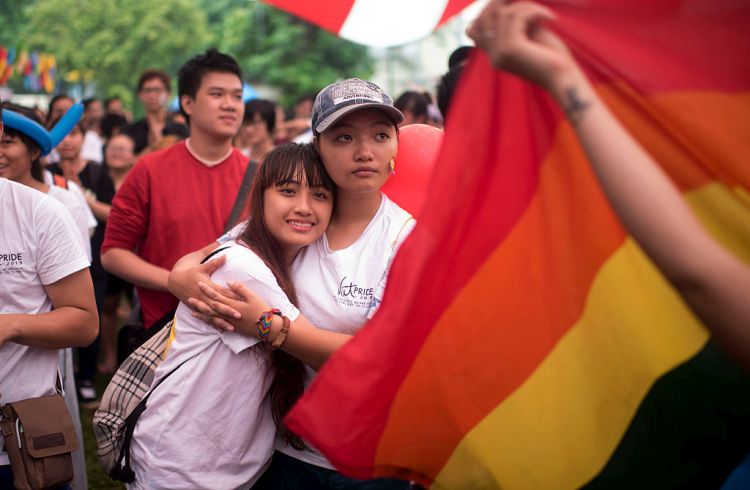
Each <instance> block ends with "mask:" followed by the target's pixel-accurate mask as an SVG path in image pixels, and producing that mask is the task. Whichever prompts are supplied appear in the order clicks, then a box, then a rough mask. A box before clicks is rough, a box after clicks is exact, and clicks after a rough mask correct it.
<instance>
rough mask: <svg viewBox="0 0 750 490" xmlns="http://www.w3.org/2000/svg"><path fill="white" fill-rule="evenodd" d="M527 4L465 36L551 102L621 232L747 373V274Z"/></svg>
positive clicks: (499, 11)
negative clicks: (582, 154) (557, 107)
mask: <svg viewBox="0 0 750 490" xmlns="http://www.w3.org/2000/svg"><path fill="white" fill-rule="evenodd" d="M552 20H554V14H553V13H552V12H551V11H550V10H549V9H547V8H546V7H543V6H541V5H537V4H535V3H532V2H514V3H511V4H507V5H506V4H505V3H504V2H503V1H493V2H491V3H490V4H489V5H488V6H487V7H486V8H485V10H484V11H483V12H482V14H481V15H480V16H479V17H478V18H477V20H476V21H475V22H474V24H473V25H472V27H471V28H470V29H469V32H468V34H469V36H470V37H472V38H473V39H474V40H475V41H476V43H477V45H478V46H479V47H480V48H482V49H483V50H484V51H486V52H487V54H488V55H489V57H490V60H491V62H492V64H493V66H494V67H495V68H498V69H502V70H505V71H508V72H511V73H513V74H515V75H518V76H520V77H522V78H525V79H527V80H529V81H531V82H533V83H536V84H538V85H540V86H541V87H543V88H544V89H545V90H546V91H547V92H549V93H550V95H552V97H554V99H555V100H556V101H557V102H558V104H559V105H560V107H561V108H562V109H563V110H564V112H565V114H566V116H567V117H568V119H569V120H570V122H571V124H572V125H573V127H574V129H575V131H576V134H577V135H578V138H579V140H580V143H581V145H582V147H583V149H584V151H585V152H586V155H587V157H588V160H589V162H590V164H591V166H592V168H593V170H594V172H595V173H596V175H597V177H598V179H599V181H600V183H601V185H602V187H603V190H604V192H605V193H606V195H607V198H608V199H609V201H610V202H611V204H612V206H613V208H614V209H615V211H616V213H617V215H618V217H619V218H620V220H621V221H622V222H623V224H624V226H625V227H626V228H627V229H628V231H629V232H630V233H631V234H632V235H633V237H634V238H635V239H636V240H637V241H638V243H639V244H640V245H641V247H642V248H643V249H644V251H645V252H646V253H647V254H648V255H649V256H650V257H651V259H652V260H653V262H654V263H655V264H656V265H657V266H658V267H659V269H660V270H661V271H662V273H663V274H664V275H665V276H666V277H667V279H668V280H669V281H670V282H671V283H672V284H673V285H674V286H675V287H676V288H677V290H678V291H679V292H680V294H681V295H682V296H683V298H684V299H685V300H686V302H687V303H688V304H689V305H690V307H691V308H692V309H693V311H694V312H695V313H696V314H697V315H698V316H699V317H700V318H701V320H702V321H703V322H704V323H705V324H706V325H707V326H708V327H709V328H711V330H712V332H713V333H714V334H715V335H716V338H717V339H718V340H720V341H721V342H722V343H723V345H724V346H725V347H726V348H727V349H728V350H729V351H731V352H732V353H733V354H735V357H736V358H738V359H740V360H741V361H742V362H743V363H744V364H745V366H750V328H748V325H750V303H748V301H747V297H748V295H749V294H750V267H748V266H747V265H745V264H744V263H742V262H741V261H740V260H738V259H737V258H735V257H734V256H733V255H732V254H730V253H729V252H727V251H726V250H725V249H724V248H723V247H722V246H720V245H719V244H718V243H717V242H716V241H714V240H713V239H712V238H711V237H710V236H709V235H708V233H707V232H706V231H705V229H704V228H703V226H702V225H701V224H700V223H699V222H698V220H697V218H696V217H695V215H694V214H693V212H692V211H691V210H690V208H689V207H688V205H687V204H686V202H685V201H684V200H683V198H682V196H681V195H680V193H679V191H678V190H677V188H676V187H675V185H674V184H673V183H672V182H671V180H670V179H669V177H668V176H667V175H666V174H665V173H664V172H663V170H662V169H661V168H660V167H659V166H658V165H657V164H656V162H655V161H654V160H653V159H652V157H651V156H650V155H649V154H648V153H647V152H646V151H645V150H644V149H643V148H642V147H641V146H640V145H639V144H638V143H637V142H636V141H635V140H634V139H633V138H632V137H631V136H630V134H628V133H627V131H626V130H625V129H624V128H623V126H622V125H621V124H620V123H619V122H618V121H617V119H616V118H615V117H614V116H613V115H612V113H611V112H610V111H609V109H608V108H607V107H606V106H605V105H604V103H603V102H602V100H601V99H600V98H599V96H598V95H597V93H596V92H595V91H594V89H593V87H592V85H591V83H590V82H589V80H588V79H587V78H586V76H585V75H584V74H583V72H582V71H581V69H580V68H579V67H578V65H577V64H576V62H575V60H574V59H573V57H572V56H571V54H570V53H569V51H568V49H567V47H566V46H565V45H564V43H563V42H562V41H561V40H560V38H558V37H557V36H556V35H555V34H554V33H553V32H552V31H551V30H549V29H548V28H546V27H545V26H544V22H546V21H552Z"/></svg>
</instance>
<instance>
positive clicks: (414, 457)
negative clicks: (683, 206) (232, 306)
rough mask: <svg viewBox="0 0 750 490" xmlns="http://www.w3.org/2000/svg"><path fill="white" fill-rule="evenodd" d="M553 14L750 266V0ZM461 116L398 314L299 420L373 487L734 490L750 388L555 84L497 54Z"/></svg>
mask: <svg viewBox="0 0 750 490" xmlns="http://www.w3.org/2000/svg"><path fill="white" fill-rule="evenodd" d="M547 3H548V4H549V5H550V6H551V7H552V8H553V9H554V10H555V11H556V12H557V14H558V15H559V20H558V21H557V22H556V23H555V26H554V28H555V29H556V30H557V32H559V33H560V35H561V36H562V37H563V38H564V39H565V40H566V42H567V43H568V44H569V46H570V48H571V50H572V51H573V53H574V55H575V56H576V58H577V59H578V60H579V62H580V63H581V65H582V66H583V67H584V69H585V70H586V72H587V73H588V74H589V76H590V77H591V78H592V80H593V81H594V82H595V86H596V88H597V91H598V92H599V93H600V94H601V96H602V97H603V99H604V100H605V101H606V103H607V104H608V105H609V107H610V108H611V109H612V110H613V111H614V112H615V113H616V115H617V116H618V118H619V119H620V120H621V121H622V122H623V123H624V125H625V126H626V127H627V128H628V130H629V131H630V132H631V133H632V134H633V135H634V136H635V137H636V138H637V139H638V140H639V141H640V142H641V143H642V144H643V145H644V146H645V147H646V148H647V149H648V150H649V152H650V153H651V154H652V155H653V156H654V157H655V158H656V159H657V160H658V162H659V163H660V165H662V166H663V168H664V169H665V170H666V172H667V173H668V174H669V175H670V177H671V178H672V179H673V180H674V182H675V183H676V184H677V186H678V187H679V189H680V191H681V192H682V194H683V195H684V197H685V199H686V200H687V201H688V202H689V203H690V205H691V206H692V208H693V209H694V210H695V212H696V213H697V215H698V216H699V217H700V219H701V220H702V222H703V223H704V224H705V226H706V228H707V229H708V230H709V231H710V232H711V233H712V234H713V235H714V236H715V237H716V238H717V239H718V240H719V241H720V242H721V243H722V244H723V245H724V246H725V247H726V248H727V249H729V250H731V251H732V252H733V253H734V254H736V255H737V256H738V257H740V258H741V259H742V260H744V261H745V262H748V263H750V193H749V191H750V164H749V163H748V162H750V124H748V121H750V57H748V56H747V53H748V52H750V31H748V29H747V26H748V25H750V4H748V2H715V1H713V0H662V1H660V2H653V1H651V0H628V1H614V0H587V1H583V2H581V1H577V0H556V1H554V2H547ZM454 104H455V105H454V106H453V107H452V112H451V114H450V117H449V119H448V122H447V128H446V135H445V139H444V143H443V147H442V149H441V154H440V156H439V158H438V163H437V164H436V165H435V168H436V169H437V170H436V171H435V174H434V176H433V178H432V181H431V184H430V192H429V193H428V197H427V200H426V202H425V206H424V212H423V216H422V217H421V220H420V222H419V223H418V225H417V227H416V228H415V230H414V232H413V233H412V235H411V236H410V237H409V238H408V240H407V241H406V242H405V244H404V245H403V247H402V249H401V251H400V252H399V255H398V257H397V258H396V260H395V262H394V264H393V268H392V271H391V274H390V278H389V285H388V288H387V291H386V294H385V297H384V301H383V304H382V307H381V309H380V311H379V312H378V313H377V314H376V316H375V318H374V319H373V320H372V321H371V322H370V323H369V324H367V325H366V326H365V327H364V328H363V329H362V331H361V332H360V333H359V334H358V335H357V336H356V337H355V338H354V339H353V340H352V341H351V342H350V343H349V344H348V345H346V346H345V347H344V348H343V349H341V351H340V352H338V353H337V354H336V355H335V356H333V357H332V358H331V360H330V361H329V362H328V363H327V364H326V365H325V366H324V367H323V369H322V370H321V372H320V374H319V376H318V377H317V379H316V381H315V382H314V384H313V385H312V387H311V389H310V390H309V391H308V393H307V394H306V395H305V397H304V398H303V399H302V400H301V401H300V402H299V403H298V404H297V406H296V407H295V409H294V410H293V411H292V413H291V414H290V416H289V417H288V418H287V422H288V424H289V426H290V427H291V428H292V429H293V430H295V431H297V432H298V433H299V434H301V435H302V436H303V437H305V438H306V439H307V440H308V441H310V443H311V444H312V445H313V446H314V447H317V448H319V449H320V450H322V451H323V452H324V453H325V454H326V455H327V456H328V457H329V458H330V460H331V461H332V462H333V464H334V465H335V466H336V467H337V468H339V469H340V470H341V471H342V472H343V473H345V474H348V475H351V476H354V477H359V478H372V477H379V476H396V477H402V478H408V479H413V480H415V481H417V482H419V483H421V484H423V485H426V486H429V485H432V486H433V487H435V488H472V489H476V488H500V487H502V488H559V489H565V488H579V487H583V486H587V487H589V488H675V487H685V486H690V487H691V488H719V487H720V486H721V484H722V482H723V481H724V480H725V479H726V478H727V476H728V475H729V474H730V472H731V471H732V470H733V468H735V467H736V466H737V465H738V464H739V463H740V462H741V461H742V460H743V458H744V457H745V456H746V455H747V454H748V452H750V381H749V380H748V377H747V376H746V375H745V374H744V373H743V371H742V370H741V369H740V368H739V367H738V366H737V365H736V364H735V363H733V362H732V361H731V360H729V359H728V358H727V357H726V356H725V355H724V353H723V352H722V351H721V349H720V348H718V347H717V346H716V345H715V344H714V343H713V342H712V341H711V338H710V335H709V332H708V331H707V330H706V329H705V328H704V327H703V326H702V325H701V324H700V322H699V321H698V320H697V319H696V317H695V316H694V315H693V314H692V312H691V311H690V310H689V308H687V306H686V305H685V304H684V302H683V301H682V300H681V298H680V297H679V296H678V294H677V293H676V292H675V291H674V290H673V288H672V287H670V285H669V284H668V283H667V282H666V281H665V279H664V278H663V277H662V276H661V275H660V273H659V272H658V271H657V270H656V268H655V267H654V266H653V265H652V264H651V263H650V262H649V260H648V258H647V257H646V256H645V255H644V253H643V252H642V251H641V250H640V249H639V247H638V245H637V244H636V243H635V242H634V240H633V239H632V238H631V237H629V236H628V235H627V233H626V232H625V230H624V229H623V228H622V226H621V225H620V223H619V222H618V220H617V218H616V217H615V215H614V214H613V211H612V210H611V208H610V206H609V203H608V201H607V200H606V198H605V197H604V195H603V194H602V191H601V189H600V187H599V185H598V183H597V182H596V180H595V177H594V175H593V173H592V171H591V169H590V167H589V166H588V164H587V162H586V160H585V157H584V155H583V153H582V150H581V148H580V147H579V144H578V143H577V140H576V138H575V135H574V133H573V130H572V129H571V127H570V125H569V124H568V123H567V122H566V120H565V119H564V118H563V116H562V115H561V113H560V110H559V109H558V108H557V106H556V105H555V104H554V103H553V101H552V100H551V99H550V98H549V97H548V96H547V95H546V94H545V93H544V92H542V91H541V90H539V89H537V88H535V87H532V86H530V85H528V84H526V83H524V82H522V81H521V80H519V79H517V78H514V77H512V76H510V75H506V74H501V73H498V72H496V71H494V70H492V68H491V67H490V66H489V63H488V61H487V59H486V58H485V57H484V55H483V54H481V53H475V55H474V57H473V58H472V61H471V63H470V65H469V66H468V67H467V69H466V73H465V74H464V77H463V80H462V84H461V86H460V88H459V92H458V94H457V95H456V98H455V100H454ZM654 212H659V210H658V209H655V210H654Z"/></svg>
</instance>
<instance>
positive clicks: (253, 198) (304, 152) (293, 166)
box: [240, 143, 336, 449]
mask: <svg viewBox="0 0 750 490" xmlns="http://www.w3.org/2000/svg"><path fill="white" fill-rule="evenodd" d="M290 180H297V181H298V182H307V184H308V185H309V186H310V187H316V186H322V187H325V188H326V189H328V190H329V191H331V195H333V196H334V200H335V193H336V186H335V184H334V183H333V181H332V180H331V178H330V177H329V176H328V174H327V173H326V171H325V168H324V167H323V163H322V162H321V160H320V155H318V152H317V151H316V150H315V148H314V147H313V146H312V145H310V144H296V143H287V144H284V145H281V146H278V147H276V148H274V149H273V150H271V151H270V152H269V153H268V154H267V155H266V156H265V158H264V159H263V163H262V164H261V165H260V166H259V167H258V169H257V170H256V172H255V176H254V178H253V184H252V190H251V194H250V220H249V222H248V225H247V227H246V228H245V230H244V231H243V232H242V234H241V235H240V240H241V241H242V242H244V243H245V244H246V245H247V246H248V247H249V248H250V249H251V250H253V251H254V252H255V253H256V254H257V255H258V256H259V257H260V258H261V259H262V260H263V261H264V262H265V263H266V265H267V266H268V268H269V269H271V272H273V275H274V276H275V277H276V281H277V282H278V283H279V286H280V287H281V289H282V290H283V291H284V293H286V295H287V297H288V298H289V301H291V302H292V303H293V304H294V305H295V306H296V305H297V293H296V291H295V288H294V284H293V283H292V281H291V279H290V277H289V267H288V264H286V262H285V261H284V258H283V256H282V254H281V246H280V244H279V242H278V241H277V240H276V238H274V237H273V235H271V233H269V231H268V228H267V226H266V222H265V218H264V216H263V214H264V209H265V205H264V199H263V197H264V194H265V191H266V190H267V189H269V188H273V187H274V186H276V184H278V183H280V182H286V181H290ZM334 202H335V201H334ZM270 356H271V363H270V365H271V369H273V370H274V371H275V375H274V377H273V381H272V382H271V386H270V388H269V396H270V398H271V413H272V415H273V420H274V422H275V423H276V426H277V428H278V430H279V432H280V433H281V435H282V436H283V438H284V439H285V441H286V442H287V443H288V444H290V445H291V446H292V447H294V448H296V449H304V448H305V444H304V442H303V441H302V439H301V438H300V437H299V436H298V435H296V434H294V433H293V432H291V431H290V430H289V429H287V428H286V427H284V424H283V423H282V420H283V418H284V416H285V415H286V414H287V412H289V410H290V409H291V408H292V405H294V402H296V401H297V399H298V398H299V397H300V396H302V393H303V392H304V391H305V366H304V364H303V363H302V362H301V361H300V360H298V359H296V358H295V357H292V356H290V355H289V354H287V353H286V352H282V351H281V350H275V351H272V352H271V354H270Z"/></svg>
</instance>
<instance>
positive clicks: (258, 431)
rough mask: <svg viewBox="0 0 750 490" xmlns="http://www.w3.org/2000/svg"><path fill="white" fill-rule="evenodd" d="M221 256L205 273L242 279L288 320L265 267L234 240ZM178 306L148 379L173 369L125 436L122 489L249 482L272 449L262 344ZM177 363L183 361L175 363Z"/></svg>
mask: <svg viewBox="0 0 750 490" xmlns="http://www.w3.org/2000/svg"><path fill="white" fill-rule="evenodd" d="M230 245H231V246H230V248H229V249H228V250H225V251H222V252H219V253H220V254H223V255H226V257H227V262H226V264H224V265H223V266H222V267H220V268H219V269H218V270H217V271H216V272H215V273H214V274H213V276H212V280H213V281H214V282H216V283H217V284H220V285H225V284H226V283H227V281H230V280H232V281H237V282H242V283H244V284H246V285H247V286H248V287H249V288H250V289H252V290H253V291H255V292H256V293H257V294H258V295H260V297H262V298H263V299H264V300H265V301H266V302H268V304H272V305H274V307H275V308H279V309H280V310H281V312H282V314H284V315H285V316H287V317H288V318H289V319H290V320H294V319H296V318H297V316H298V315H299V311H298V310H297V308H295V307H294V305H292V304H291V303H290V302H289V299H288V298H287V297H286V295H285V294H284V292H283V291H282V290H281V288H280V287H279V285H278V283H277V282H276V279H275V277H274V275H273V273H272V272H271V271H270V269H268V267H267V266H266V265H265V264H264V263H263V261H262V260H261V259H260V258H259V257H258V256H257V255H255V253H253V252H252V251H251V250H250V249H248V248H247V247H244V246H242V245H237V244H236V243H234V242H231V243H230ZM190 313H191V312H190V310H189V309H188V308H187V307H186V306H185V305H184V304H180V305H179V306H178V307H177V313H176V315H175V321H176V327H175V340H174V342H173V343H172V345H171V347H170V348H169V352H168V354H167V358H166V360H164V362H162V363H161V364H160V365H159V367H158V368H157V370H156V379H155V381H154V383H156V382H158V380H160V379H162V378H164V377H165V376H166V375H167V374H168V373H170V372H172V371H173V370H174V369H175V368H177V367H178V366H179V369H177V370H176V371H175V372H174V374H172V375H171V376H169V377H168V378H167V379H165V380H164V382H163V383H161V384H160V385H159V386H156V387H155V388H154V390H153V394H152V395H151V397H150V398H149V400H148V402H147V408H146V410H145V411H144V412H143V414H142V415H141V417H140V419H139V420H138V423H137V425H136V428H135V432H134V434H133V441H132V446H131V458H132V459H131V465H132V468H133V470H134V471H135V474H136V482H135V484H133V485H131V487H130V488H138V489H149V490H155V489H173V488H186V489H187V488H221V489H235V488H238V489H239V488H242V489H245V488H249V487H250V486H252V485H253V484H254V483H255V481H256V480H257V479H258V478H259V477H260V475H261V474H262V473H263V471H264V470H265V468H266V466H267V464H268V461H269V459H270V457H271V454H272V453H273V444H274V436H275V433H276V426H275V424H274V422H273V418H272V416H271V406H270V402H269V399H268V396H267V394H268V388H269V387H270V382H271V380H272V376H273V373H272V372H269V363H268V358H267V356H266V354H265V350H263V349H260V348H259V347H260V346H257V347H256V344H258V342H259V341H258V340H257V339H256V338H254V337H249V336H245V335H241V334H238V333H236V332H219V331H218V330H216V329H215V328H213V327H212V326H210V325H208V324H206V323H204V322H202V321H200V320H198V319H196V318H193V317H192V316H191V314H190ZM182 363H185V365H184V366H182Z"/></svg>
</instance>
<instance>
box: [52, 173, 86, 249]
mask: <svg viewBox="0 0 750 490" xmlns="http://www.w3.org/2000/svg"><path fill="white" fill-rule="evenodd" d="M47 194H49V195H50V196H52V197H54V198H55V199H57V200H58V201H60V202H61V203H62V204H63V206H65V209H67V210H68V213H70V216H71V217H72V218H73V223H75V224H76V229H77V230H78V235H77V236H78V238H80V243H81V247H83V249H84V250H85V251H86V257H88V259H89V261H91V239H90V238H89V228H88V226H87V223H86V211H87V210H88V209H89V206H88V204H86V205H85V208H84V207H83V206H81V203H80V202H79V201H78V199H77V198H76V197H75V196H74V195H73V193H72V192H71V191H69V190H67V189H63V188H62V187H58V186H56V185H51V186H49V192H47Z"/></svg>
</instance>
